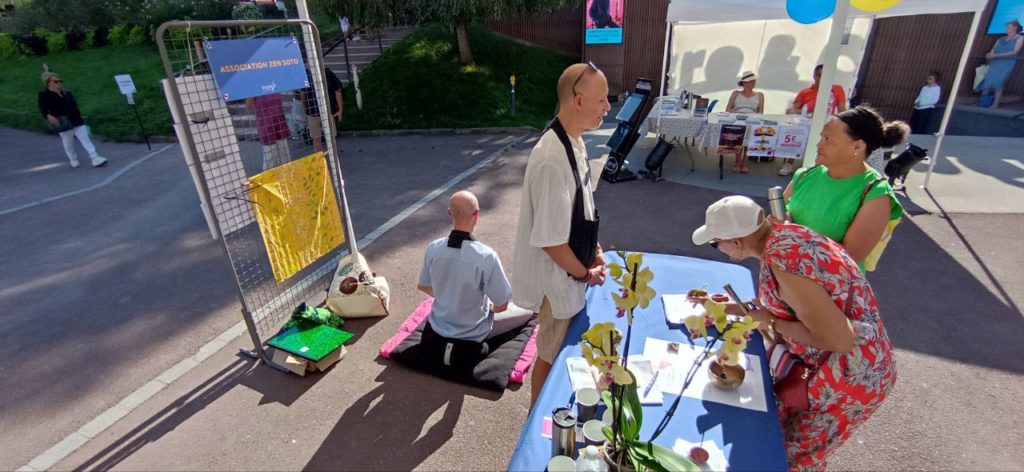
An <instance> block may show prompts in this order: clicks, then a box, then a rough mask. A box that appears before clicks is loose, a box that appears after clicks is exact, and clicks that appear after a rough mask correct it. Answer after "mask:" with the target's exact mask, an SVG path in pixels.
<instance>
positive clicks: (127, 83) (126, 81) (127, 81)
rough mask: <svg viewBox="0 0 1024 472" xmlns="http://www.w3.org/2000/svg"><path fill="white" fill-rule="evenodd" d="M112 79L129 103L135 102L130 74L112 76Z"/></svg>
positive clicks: (133, 83)
mask: <svg viewBox="0 0 1024 472" xmlns="http://www.w3.org/2000/svg"><path fill="white" fill-rule="evenodd" d="M114 81H115V82H117V88H119V89H121V93H122V94H124V97H125V98H127V99H128V104H129V105H134V104H135V97H133V95H135V93H136V90H135V82H133V81H132V76H131V75H130V74H120V75H115V76H114Z"/></svg>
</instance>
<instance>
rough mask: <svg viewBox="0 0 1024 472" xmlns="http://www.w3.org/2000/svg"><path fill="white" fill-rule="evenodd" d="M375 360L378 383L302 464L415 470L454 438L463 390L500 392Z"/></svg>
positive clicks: (493, 395)
mask: <svg viewBox="0 0 1024 472" xmlns="http://www.w3.org/2000/svg"><path fill="white" fill-rule="evenodd" d="M377 362H378V363H380V364H385V368H384V370H383V371H382V372H381V373H380V374H379V375H378V376H377V378H376V379H375V380H376V381H377V382H379V384H378V385H377V387H376V388H374V389H373V390H371V391H370V392H369V393H367V394H366V395H363V396H362V398H359V399H358V400H356V401H355V402H354V403H352V406H350V407H349V408H348V409H347V410H345V413H344V414H342V416H341V419H340V420H338V423H337V424H336V425H335V426H334V428H333V429H332V430H331V432H330V433H328V435H327V437H326V438H325V439H324V441H323V443H322V444H321V445H320V448H319V449H317V451H316V453H315V454H314V455H313V457H312V458H311V459H310V460H309V462H308V463H307V464H306V465H305V467H303V470H359V471H366V470H413V469H415V468H416V467H417V466H418V465H419V464H420V463H422V462H423V461H424V460H425V459H427V458H428V457H430V456H431V455H432V454H434V453H435V452H436V451H437V449H439V448H440V447H441V446H442V445H444V444H445V443H446V442H448V440H449V439H451V438H452V436H453V434H454V429H455V425H456V424H457V423H458V421H459V415H460V413H461V411H462V404H463V399H464V397H465V396H466V395H471V396H475V397H479V398H483V399H486V400H491V401H497V400H499V399H500V398H501V396H502V394H503V393H502V392H491V391H487V390H482V389H478V388H475V387H468V386H465V385H461V384H456V383H452V382H446V381H443V380H440V379H438V378H436V377H432V376H430V375H427V374H424V373H421V372H415V371H412V370H409V369H405V368H403V367H400V366H397V365H395V364H394V363H393V362H387V361H382V360H380V359H378V360H377ZM424 385H429V386H430V387H429V388H424V387H423V386H424ZM438 412H440V418H437V419H436V420H433V419H434V418H436V417H438ZM466 465H468V464H461V465H460V464H451V468H452V469H459V468H463V467H465V466H466Z"/></svg>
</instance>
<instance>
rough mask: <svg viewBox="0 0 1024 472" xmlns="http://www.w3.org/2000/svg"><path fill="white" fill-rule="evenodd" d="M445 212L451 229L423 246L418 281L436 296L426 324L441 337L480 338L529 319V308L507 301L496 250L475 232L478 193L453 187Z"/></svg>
mask: <svg viewBox="0 0 1024 472" xmlns="http://www.w3.org/2000/svg"><path fill="white" fill-rule="evenodd" d="M448 216H449V217H450V218H451V220H452V231H451V233H449V234H448V237H446V238H440V239H437V240H435V241H433V242H431V243H430V244H429V245H428V246H427V250H426V254H425V255H424V257H423V268H422V269H421V270H420V280H419V283H418V285H417V286H416V288H418V289H419V290H420V291H421V292H423V293H426V294H427V295H430V296H432V297H434V305H433V307H432V308H431V309H430V316H429V318H428V322H429V323H430V327H431V328H432V329H433V330H434V332H436V333H437V334H439V335H441V336H443V337H445V338H451V339H460V340H465V341H474V342H483V341H484V340H486V339H488V338H491V337H494V336H498V335H500V334H505V333H507V332H509V331H512V330H514V329H517V328H519V327H521V326H523V325H524V324H526V323H527V322H529V321H530V319H531V318H533V312H531V311H529V310H524V309H521V308H517V307H516V306H514V305H512V304H511V303H510V302H511V300H512V287H510V286H509V283H508V279H507V278H506V277H505V271H504V269H503V268H502V266H501V259H500V258H499V257H498V254H497V253H496V252H494V250H493V249H491V248H490V247H487V245H485V244H484V243H481V242H479V241H477V240H476V239H474V238H473V229H475V228H476V223H477V221H478V220H479V219H480V203H479V202H478V201H477V198H476V195H473V194H472V193H471V192H468V191H465V190H462V191H459V192H455V194H454V195H452V197H451V198H450V199H449V200H448Z"/></svg>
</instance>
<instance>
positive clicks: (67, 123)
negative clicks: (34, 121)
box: [50, 116, 75, 133]
mask: <svg viewBox="0 0 1024 472" xmlns="http://www.w3.org/2000/svg"><path fill="white" fill-rule="evenodd" d="M57 121H58V123H57V124H53V123H50V127H51V128H53V130H54V131H56V132H58V133H63V132H65V131H67V130H70V129H74V127H75V125H73V124H71V120H70V119H69V118H68V117H66V116H60V117H57Z"/></svg>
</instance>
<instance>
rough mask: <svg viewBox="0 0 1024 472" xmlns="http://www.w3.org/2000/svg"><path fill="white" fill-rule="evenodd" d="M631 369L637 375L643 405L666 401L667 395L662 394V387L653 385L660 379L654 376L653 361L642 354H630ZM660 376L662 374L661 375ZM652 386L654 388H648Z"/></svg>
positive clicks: (637, 386) (638, 391) (638, 390)
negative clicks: (652, 383)
mask: <svg viewBox="0 0 1024 472" xmlns="http://www.w3.org/2000/svg"><path fill="white" fill-rule="evenodd" d="M628 362H629V370H630V372H633V376H635V377H636V390H637V395H640V404H641V405H661V404H662V403H665V397H663V396H662V395H661V389H660V388H658V386H657V385H653V386H652V385H651V382H656V381H657V380H658V379H657V378H655V377H654V366H653V365H652V364H651V361H649V360H647V359H644V358H642V357H641V356H637V355H632V356H629V361H628ZM659 377H660V376H659ZM648 387H652V388H648Z"/></svg>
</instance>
